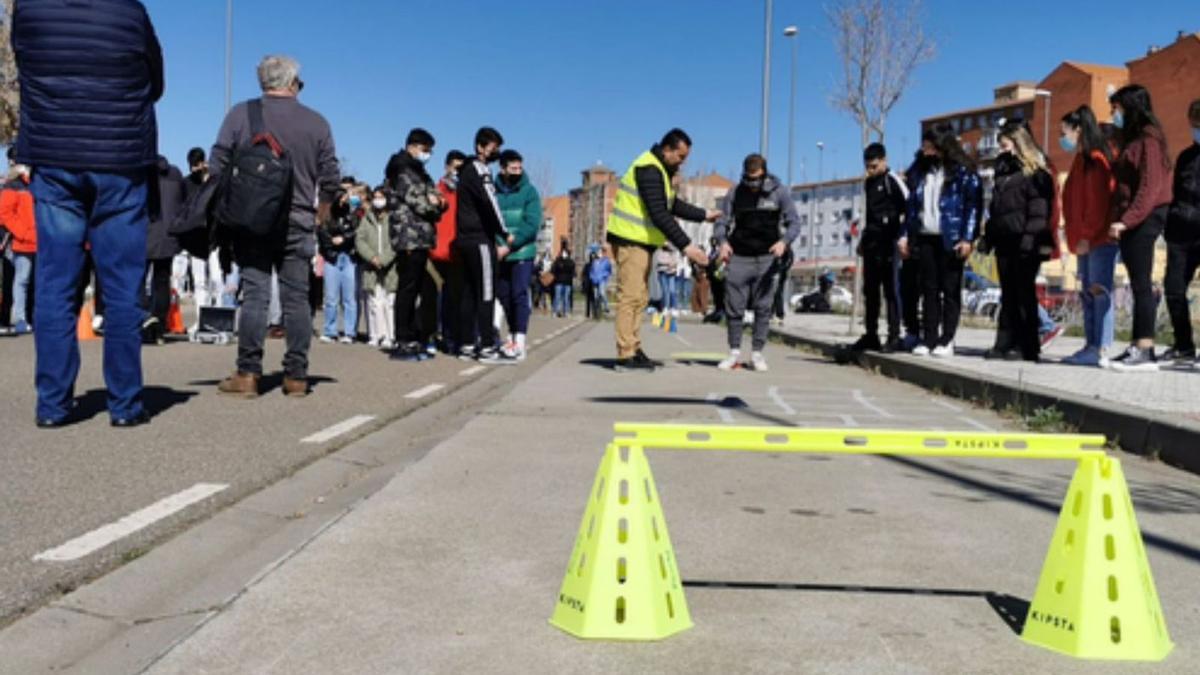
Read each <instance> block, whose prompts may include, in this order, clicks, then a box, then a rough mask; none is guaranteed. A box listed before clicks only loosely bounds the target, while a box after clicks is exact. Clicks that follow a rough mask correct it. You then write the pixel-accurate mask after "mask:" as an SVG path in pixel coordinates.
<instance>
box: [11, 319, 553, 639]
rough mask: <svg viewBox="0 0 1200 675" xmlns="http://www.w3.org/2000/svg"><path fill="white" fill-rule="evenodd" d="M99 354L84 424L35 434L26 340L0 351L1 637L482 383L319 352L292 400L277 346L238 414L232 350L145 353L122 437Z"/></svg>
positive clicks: (549, 327) (88, 378)
mask: <svg viewBox="0 0 1200 675" xmlns="http://www.w3.org/2000/svg"><path fill="white" fill-rule="evenodd" d="M572 324H573V322H572V321H569V320H558V319H553V318H549V317H543V316H537V317H535V318H534V320H533V325H532V333H531V335H530V338H529V339H530V341H531V343H532V342H536V341H537V340H540V339H545V336H547V335H549V334H550V333H554V332H556V331H559V330H562V329H566V328H567V327H568V326H570V325H572ZM551 344H552V343H551V342H545V343H544V345H545V346H547V347H548V346H550V345H551ZM102 345H103V343H102V342H101V341H98V340H97V341H90V342H85V343H83V344H82V357H83V368H82V371H81V373H80V376H79V381H78V386H77V388H76V392H77V396H78V398H79V400H80V408H79V410H80V411H81V413H82V414H83V417H84V418H85V419H84V421H82V422H80V423H78V424H75V425H72V426H70V427H67V428H63V429H55V430H41V429H38V428H36V426H35V425H34V401H35V395H34V390H33V385H32V383H33V362H34V353H33V352H34V350H33V340H32V339H31V338H28V337H25V338H6V339H2V340H0V391H3V392H4V395H3V396H2V397H0V429H2V430H3V433H2V434H0V625H4V624H5V623H8V622H10V621H12V620H13V619H14V618H16V617H18V616H20V615H21V614H24V613H27V612H28V611H30V610H32V609H35V608H36V607H38V606H40V605H41V604H43V603H45V602H46V601H47V600H50V599H53V598H54V597H57V596H58V595H60V594H62V593H65V592H69V591H70V590H71V589H74V588H76V587H78V586H79V585H80V584H81V583H83V582H85V581H87V580H89V579H93V578H96V577H97V576H98V575H100V574H103V573H104V572H107V571H109V570H111V569H113V568H114V567H116V566H118V565H120V564H122V563H123V562H126V561H128V560H131V559H134V558H136V557H138V556H140V555H142V554H144V553H145V551H147V550H148V549H150V548H151V547H153V546H154V545H155V544H157V543H159V542H162V541H163V540H164V539H166V538H168V537H170V536H171V535H173V534H175V533H177V532H179V531H181V530H183V529H185V528H186V527H188V526H189V525H190V524H193V523H195V522H199V521H201V520H204V519H205V518H208V517H209V516H210V515H212V514H213V513H216V512H217V511H219V510H220V509H222V508H224V507H226V506H228V505H230V504H233V503H235V502H237V501H238V500H240V499H242V498H243V497H245V496H247V495H249V494H251V493H253V492H255V491H257V490H259V489H261V488H262V487H264V486H266V485H270V484H272V483H274V482H276V481H278V480H280V479H281V478H284V477H286V476H288V475H290V474H292V473H293V472H295V471H296V470H297V469H298V468H300V467H303V466H305V465H307V464H309V463H311V462H312V461H314V460H315V459H318V458H320V457H322V456H324V455H326V454H327V453H329V452H331V451H332V450H335V449H337V448H339V447H342V446H344V445H346V444H347V443H349V442H351V441H353V440H354V439H355V438H359V437H361V436H363V435H365V434H367V433H369V432H371V431H373V430H377V429H379V428H381V427H383V426H384V425H385V424H386V423H387V422H389V421H391V420H394V419H396V418H398V417H401V416H404V415H406V414H408V413H409V412H411V411H412V410H414V409H416V408H418V407H421V406H425V405H428V404H430V403H432V402H434V401H436V400H438V399H439V398H441V397H442V396H444V395H446V394H447V393H449V392H450V391H452V390H454V389H456V388H458V387H459V386H460V385H462V384H465V383H467V382H469V381H471V380H474V379H477V378H480V377H484V376H485V375H486V374H487V373H488V371H489V370H490V369H488V368H476V367H475V365H476V364H474V363H465V362H462V361H459V360H458V359H451V358H446V357H439V358H437V359H434V360H431V361H427V362H423V363H419V364H413V363H395V362H391V361H389V360H388V359H387V358H386V356H385V355H383V354H382V353H380V352H379V351H378V350H375V349H372V348H370V347H368V346H366V345H362V344H359V345H339V344H321V343H319V342H317V341H316V340H314V341H313V349H312V354H311V364H312V365H311V372H310V379H311V380H312V382H313V393H312V395H310V396H309V397H308V398H306V399H302V400H296V399H289V398H286V397H285V396H283V395H282V393H281V390H280V388H279V385H280V379H281V377H282V376H281V374H280V373H279V368H280V367H279V362H280V360H281V359H282V356H283V342H282V341H279V340H273V341H270V342H269V344H268V347H267V358H266V360H265V361H264V365H265V367H266V369H267V371H268V373H271V372H272V371H274V375H273V376H269V377H268V378H266V379H267V380H269V382H270V384H269V385H268V386H270V387H271V390H270V391H268V392H267V393H266V394H265V395H263V396H262V397H260V398H259V399H257V400H252V401H246V400H241V399H231V398H227V397H223V396H220V395H218V394H217V391H216V384H217V382H218V381H219V380H220V379H221V378H223V377H225V376H226V375H228V374H229V373H230V372H231V371H232V370H233V360H234V356H235V351H236V349H235V347H233V346H214V345H194V344H190V343H187V342H174V343H168V344H167V345H164V346H155V347H147V348H145V349H144V350H143V362H144V368H143V370H144V372H145V382H146V406H147V409H148V410H149V411H150V412H151V414H152V415H153V416H154V418H153V421H152V423H151V424H150V425H148V426H145V427H141V428H138V429H132V430H118V429H113V428H111V427H110V426H109V419H108V414H107V412H106V409H105V401H104V392H103V377H102V374H101V351H102ZM542 346H543V345H542V344H536V345H535V346H534V348H533V350H532V356H531V359H530V361H529V362H527V363H526V364H524V365H521V366H517V368H519V369H526V370H531V369H533V368H536V367H537V364H538V363H539V360H538V351H539V350H540V349H541V348H542ZM505 368H506V369H507V368H508V367H507V366H506V367H505ZM364 416H369V417H370V418H371V419H370V420H365V421H362V423H361V424H360V425H358V426H354V427H353V428H352V429H349V430H347V431H345V432H344V433H341V434H338V435H335V436H333V437H331V438H328V439H327V440H326V439H323V438H322V439H319V440H318V442H311V441H310V442H305V441H304V439H306V438H309V437H311V436H313V435H314V434H319V433H321V432H322V431H325V430H329V429H330V428H331V427H333V426H334V425H337V424H339V423H343V422H346V423H347V426H349V425H350V424H352V422H348V420H352V418H360V419H361V417H364ZM355 421H358V420H355ZM334 431H336V429H335V430H334ZM330 434H333V431H330V432H328V433H327V434H326V435H330ZM209 484H210V485H215V486H227V487H225V488H223V489H220V491H219V492H216V494H213V495H212V496H210V497H208V498H206V499H203V500H202V501H200V502H198V503H196V504H194V505H190V506H188V508H186V509H183V510H182V511H179V512H178V513H176V514H175V515H172V516H170V517H166V518H163V519H161V520H158V521H156V522H154V523H153V524H152V525H151V526H149V527H147V528H145V529H142V530H140V531H138V532H136V533H134V534H131V535H129V536H125V537H122V538H120V539H119V540H118V541H116V542H115V543H113V544H111V545H109V546H105V547H104V548H102V549H100V550H99V551H97V552H95V553H93V554H90V555H85V556H83V557H81V558H79V559H77V560H71V561H36V560H34V557H35V556H37V555H39V554H41V553H45V552H47V551H50V550H52V549H55V548H57V547H60V546H62V545H63V544H65V543H67V542H69V541H71V540H74V539H76V538H77V537H80V536H82V535H84V534H86V533H89V532H93V531H94V530H96V529H97V528H101V527H104V526H106V525H109V524H111V523H114V522H116V521H118V520H120V519H122V518H125V517H127V516H129V515H130V514H134V513H136V512H138V511H140V510H142V509H145V508H147V507H148V506H151V505H153V504H155V503H157V502H159V501H160V500H163V499H164V498H168V497H170V496H172V495H176V494H178V493H181V492H183V491H185V490H189V489H190V488H192V487H193V486H197V485H209ZM213 489H217V488H213Z"/></svg>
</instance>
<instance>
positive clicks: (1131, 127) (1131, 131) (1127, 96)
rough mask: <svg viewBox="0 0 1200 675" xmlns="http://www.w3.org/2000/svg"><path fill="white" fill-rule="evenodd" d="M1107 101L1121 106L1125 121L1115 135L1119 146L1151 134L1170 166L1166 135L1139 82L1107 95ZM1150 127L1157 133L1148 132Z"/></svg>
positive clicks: (1123, 146)
mask: <svg viewBox="0 0 1200 675" xmlns="http://www.w3.org/2000/svg"><path fill="white" fill-rule="evenodd" d="M1108 101H1109V103H1112V104H1113V105H1119V106H1121V109H1122V110H1123V111H1124V117H1125V123H1124V124H1123V125H1122V126H1121V129H1120V130H1119V132H1118V136H1117V137H1118V138H1119V139H1120V141H1121V148H1122V149H1124V148H1126V147H1128V146H1129V144H1130V143H1132V142H1134V141H1136V140H1138V139H1139V138H1142V137H1143V136H1148V135H1153V136H1154V137H1155V138H1154V140H1155V141H1157V142H1158V144H1159V146H1161V148H1162V156H1163V162H1165V163H1166V165H1167V166H1170V165H1171V158H1170V156H1169V155H1168V153H1167V137H1166V134H1164V133H1163V128H1162V124H1161V123H1160V122H1159V121H1158V117H1156V116H1155V115H1154V105H1153V104H1152V103H1151V102H1150V92H1149V91H1147V90H1146V88H1145V87H1143V86H1142V85H1140V84H1128V85H1125V86H1124V87H1121V88H1120V89H1118V90H1117V91H1116V93H1114V94H1113V95H1112V96H1110V97H1108ZM1150 128H1154V129H1155V130H1157V132H1158V133H1156V134H1150V133H1149V130H1150Z"/></svg>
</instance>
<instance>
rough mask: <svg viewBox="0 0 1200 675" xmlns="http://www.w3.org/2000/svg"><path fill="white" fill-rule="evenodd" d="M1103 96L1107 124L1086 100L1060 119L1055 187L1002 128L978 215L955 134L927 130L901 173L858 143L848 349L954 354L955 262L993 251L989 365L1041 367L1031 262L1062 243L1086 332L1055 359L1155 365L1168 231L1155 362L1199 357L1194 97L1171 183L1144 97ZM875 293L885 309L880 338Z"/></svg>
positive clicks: (1037, 158) (1050, 175) (1161, 139)
mask: <svg viewBox="0 0 1200 675" xmlns="http://www.w3.org/2000/svg"><path fill="white" fill-rule="evenodd" d="M1110 102H1111V105H1112V120H1113V121H1112V124H1111V125H1108V126H1107V127H1105V126H1102V125H1101V124H1100V123H1099V122H1098V121H1097V117H1096V114H1095V112H1094V111H1092V110H1091V109H1090V108H1089V107H1088V106H1082V107H1080V108H1078V109H1076V110H1074V111H1072V112H1070V113H1069V114H1067V115H1066V116H1064V117H1063V119H1062V128H1061V136H1060V143H1061V145H1062V148H1063V150H1065V151H1067V152H1071V153H1074V154H1075V157H1074V160H1073V163H1072V166H1071V169H1070V172H1069V173H1068V175H1067V179H1066V183H1065V185H1064V186H1063V188H1062V190H1061V191H1060V190H1059V189H1058V183H1057V181H1056V178H1055V176H1054V172H1053V169H1052V167H1051V166H1049V164H1048V160H1047V157H1046V153H1045V151H1044V150H1043V149H1042V148H1040V147H1038V144H1037V142H1036V141H1035V140H1034V138H1033V136H1032V134H1031V133H1030V131H1029V128H1028V126H1027V125H1026V123H1024V122H1022V121H1019V120H1018V121H1007V122H1005V123H1003V124H1002V126H1001V128H1000V130H999V134H998V145H999V150H1000V153H999V156H998V157H997V158H996V162H995V169H994V171H995V175H994V184H993V190H992V198H991V201H990V203H989V204H988V205H986V207H985V205H984V204H983V185H982V181H981V179H980V176H979V174H978V172H977V171H976V167H975V165H974V163H973V162H972V160H971V159H970V158H969V157H968V156H967V155H966V153H965V152H964V151H963V148H962V145H961V143H960V142H959V140H958V138H957V137H956V136H955V134H954V133H953V132H952V131H951V130H949V129H935V130H932V131H930V132H928V133H926V134H925V135H924V137H923V138H922V147H921V150H920V151H919V152H918V154H917V158H916V160H915V162H914V163H913V165H912V166H911V167H910V168H909V170H908V171H907V172H906V174H905V176H904V177H903V178H901V177H900V176H897V175H895V174H893V173H891V172H889V171H888V169H887V162H886V150H885V149H884V148H883V146H882V145H879V144H874V145H872V146H870V147H868V148H867V149H866V151H865V153H864V160H865V163H866V168H867V179H866V191H867V209H866V223H865V225H866V226H865V230H864V234H863V238H862V243H861V244H860V253H861V254H862V255H863V258H864V259H863V264H864V288H863V291H864V294H865V296H866V298H865V299H866V316H865V319H866V334H865V335H864V336H863V337H862V338H861V339H860V340H859V341H858V342H857V343H855V345H854V349H857V350H883V351H912V353H914V354H916V355H921V356H928V355H932V356H938V357H948V356H953V355H954V339H955V333H956V331H957V326H958V318H959V313H960V311H961V288H962V279H963V272H964V267H965V264H966V261H967V259H968V258H969V257H970V255H971V253H972V252H973V251H974V250H976V249H977V248H978V250H980V252H982V253H992V254H994V255H995V258H996V267H997V271H998V273H999V280H1000V288H1001V300H1000V311H999V315H998V326H997V331H996V338H995V343H994V345H993V346H992V348H991V349H989V350H988V351H987V352H986V353H985V358H989V359H1004V360H1024V361H1031V362H1037V361H1039V360H1040V358H1041V353H1040V352H1041V346H1042V345H1041V338H1040V336H1039V327H1040V325H1041V323H1042V321H1041V320H1040V318H1039V313H1040V308H1039V303H1038V298H1037V290H1036V283H1037V276H1038V271H1039V268H1040V266H1041V264H1042V263H1043V262H1045V261H1047V260H1049V259H1051V258H1052V257H1055V256H1056V255H1057V254H1058V249H1059V245H1060V239H1061V240H1065V243H1066V246H1067V248H1068V250H1069V251H1070V253H1072V254H1074V255H1076V256H1078V270H1079V278H1080V288H1081V291H1080V297H1081V303H1082V307H1083V322H1084V333H1085V337H1086V344H1085V346H1084V348H1083V349H1081V350H1079V351H1078V352H1077V353H1075V354H1073V355H1071V356H1070V357H1068V358H1067V359H1065V360H1064V363H1068V364H1074V365H1091V366H1110V367H1112V368H1113V369H1115V370H1120V371H1140V370H1156V369H1157V368H1158V360H1159V359H1158V356H1157V355H1156V353H1155V351H1154V337H1155V317H1156V314H1157V309H1158V300H1157V297H1156V295H1155V292H1154V286H1153V281H1152V270H1153V265H1154V251H1155V246H1156V243H1157V240H1158V238H1159V237H1160V236H1161V235H1162V234H1163V233H1164V231H1165V232H1166V238H1167V250H1168V256H1167V270H1166V276H1165V281H1164V286H1165V293H1164V295H1165V296H1166V299H1167V305H1168V309H1169V310H1170V314H1171V320H1172V324H1173V326H1174V330H1175V346H1174V348H1173V349H1171V350H1169V351H1168V352H1167V353H1166V355H1165V358H1166V359H1168V360H1171V361H1174V362H1180V363H1187V364H1188V365H1190V364H1191V363H1192V362H1193V361H1194V360H1195V357H1196V354H1195V345H1194V343H1193V341H1192V330H1191V319H1190V316H1189V312H1188V301H1187V287H1188V285H1189V284H1190V283H1191V279H1192V277H1193V276H1194V275H1195V272H1196V269H1197V268H1198V267H1200V101H1196V102H1194V103H1193V104H1192V105H1191V108H1190V110H1189V119H1190V120H1191V123H1192V126H1193V130H1194V134H1195V135H1196V138H1197V143H1196V144H1193V145H1192V146H1190V147H1189V148H1188V149H1187V150H1185V151H1184V152H1183V153H1182V154H1181V155H1180V156H1179V159H1178V161H1177V162H1176V163H1175V165H1174V169H1175V171H1174V178H1173V179H1172V171H1171V169H1172V162H1171V159H1170V155H1169V153H1168V149H1167V143H1166V136H1165V134H1164V133H1163V130H1162V126H1161V124H1160V123H1159V121H1158V118H1157V117H1156V116H1155V114H1154V110H1153V106H1152V104H1151V100H1150V94H1149V92H1148V91H1147V90H1146V89H1145V88H1144V87H1141V86H1139V85H1129V86H1126V87H1124V88H1122V89H1120V90H1118V91H1117V92H1115V93H1114V94H1113V95H1112V97H1111V99H1110ZM1060 223H1061V225H1060ZM1060 228H1061V230H1062V231H1061V232H1060ZM897 256H898V258H899V260H897ZM1118 258H1119V259H1120V261H1121V262H1122V263H1123V264H1124V265H1125V269H1126V272H1127V275H1128V278H1129V285H1130V289H1131V291H1132V295H1133V328H1132V339H1131V344H1130V345H1129V347H1128V348H1126V349H1125V350H1124V351H1123V352H1121V353H1120V354H1112V353H1111V345H1112V344H1113V341H1114V335H1113V333H1114V320H1113V313H1114V311H1113V290H1114V289H1113V286H1114V272H1115V268H1116V264H1117V261H1118ZM881 294H882V297H883V298H884V299H885V300H886V302H887V310H888V334H887V339H886V341H882V342H881V341H880V339H879V336H878V322H879V315H880V308H881V307H880V305H881ZM918 316H920V317H921V320H920V321H919V322H918ZM902 323H903V325H904V328H905V331H906V333H907V335H905V337H904V338H903V339H902V338H901V336H900V327H901V324H902Z"/></svg>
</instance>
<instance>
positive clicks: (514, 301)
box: [496, 260, 533, 335]
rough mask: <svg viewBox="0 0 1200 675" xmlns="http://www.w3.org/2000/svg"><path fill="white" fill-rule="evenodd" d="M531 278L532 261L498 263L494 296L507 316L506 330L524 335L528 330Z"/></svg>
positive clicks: (530, 307) (530, 308)
mask: <svg viewBox="0 0 1200 675" xmlns="http://www.w3.org/2000/svg"><path fill="white" fill-rule="evenodd" d="M532 280H533V261H532V260H514V261H511V262H509V261H505V262H502V263H500V278H499V279H498V280H497V282H496V298H497V299H498V300H500V305H501V306H502V307H504V316H506V317H507V318H508V332H509V333H511V334H513V335H515V334H517V333H520V334H522V335H524V334H525V333H528V332H529V314H530V312H531V310H532V306H531V305H530V304H529V283H530V281H532Z"/></svg>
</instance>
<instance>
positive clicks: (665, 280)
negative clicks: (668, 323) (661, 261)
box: [658, 272, 676, 312]
mask: <svg viewBox="0 0 1200 675" xmlns="http://www.w3.org/2000/svg"><path fill="white" fill-rule="evenodd" d="M658 287H659V289H661V290H662V308H663V311H664V312H669V311H671V310H672V309H676V305H675V300H676V298H675V275H674V274H670V273H668V272H659V273H658Z"/></svg>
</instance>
